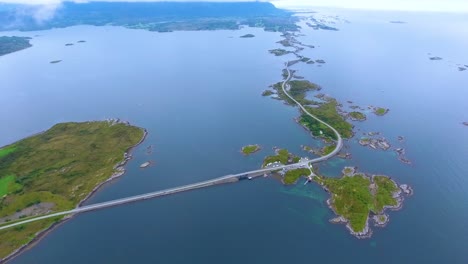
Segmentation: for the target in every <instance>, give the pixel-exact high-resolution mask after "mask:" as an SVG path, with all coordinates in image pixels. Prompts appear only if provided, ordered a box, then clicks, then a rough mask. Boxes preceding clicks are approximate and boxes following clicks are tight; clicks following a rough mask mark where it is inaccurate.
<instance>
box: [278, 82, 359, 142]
mask: <svg viewBox="0 0 468 264" xmlns="http://www.w3.org/2000/svg"><path fill="white" fill-rule="evenodd" d="M283 74H284V73H283ZM289 84H290V89H289V91H288V93H289V94H290V95H291V96H292V97H293V98H294V99H295V100H296V101H298V102H299V103H300V104H301V105H303V106H304V107H305V108H306V109H307V111H308V112H309V113H311V114H312V115H314V116H316V117H318V118H319V119H320V120H323V121H324V122H326V123H327V124H330V125H331V126H332V127H334V128H335V129H336V130H337V131H338V133H340V135H341V136H342V137H343V138H351V137H352V136H353V126H352V125H351V124H350V123H348V122H347V121H346V120H345V119H344V118H343V117H342V116H341V115H340V114H339V113H338V111H337V104H338V103H337V102H336V100H335V99H333V98H327V99H326V102H325V103H318V102H316V101H311V100H309V99H306V98H305V96H306V92H308V91H319V90H320V89H321V87H320V86H318V85H317V84H314V83H311V82H309V81H307V80H293V81H290V82H289ZM273 89H275V90H276V91H277V94H278V97H279V98H280V99H282V100H283V101H285V102H286V103H287V104H289V105H295V104H296V103H295V102H294V101H293V100H291V99H290V98H289V97H288V96H287V95H286V94H285V93H284V92H283V89H282V83H281V82H279V83H276V84H274V85H273ZM322 98H323V96H322ZM324 100H325V99H324ZM311 105H314V106H318V107H311ZM299 123H300V124H301V125H303V126H304V127H306V128H307V129H309V130H310V131H311V133H312V135H314V136H316V137H323V138H324V139H333V140H336V139H337V137H336V135H335V133H334V132H333V130H331V129H330V128H329V127H327V126H326V125H324V124H322V123H320V122H319V121H317V120H315V119H314V118H313V117H311V116H309V115H307V114H305V113H303V114H302V115H301V116H300V118H299Z"/></svg>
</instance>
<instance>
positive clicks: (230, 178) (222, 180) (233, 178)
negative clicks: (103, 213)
mask: <svg viewBox="0 0 468 264" xmlns="http://www.w3.org/2000/svg"><path fill="white" fill-rule="evenodd" d="M286 70H287V71H288V77H287V78H286V79H285V80H284V81H283V83H282V89H283V92H284V93H285V94H286V95H287V96H288V97H289V98H290V99H291V100H293V101H294V102H295V103H296V104H297V105H298V106H299V107H300V108H301V110H302V111H303V112H304V113H306V114H307V115H309V116H310V117H312V118H314V119H315V120H317V121H318V122H320V123H322V124H324V125H326V126H327V127H329V128H330V129H331V130H333V132H334V133H335V134H336V137H337V139H338V140H337V141H336V147H335V149H334V150H333V151H332V152H330V153H329V154H327V155H325V156H322V157H318V158H315V159H311V160H303V161H301V162H298V163H294V164H288V165H277V166H274V167H267V168H263V169H258V170H253V171H248V172H243V173H238V174H231V175H227V176H223V177H219V178H215V179H212V180H208V181H202V182H197V183H193V184H188V185H184V186H179V187H175V188H171V189H166V190H162V191H156V192H151V193H146V194H141V195H136V196H131V197H127V198H122V199H117V200H112V201H108V202H103V203H97V204H92V205H86V206H81V207H77V208H75V209H72V210H68V211H62V212H57V213H52V214H48V215H43V216H37V217H31V218H29V219H24V220H22V221H19V222H15V223H11V224H7V225H3V226H0V230H3V229H7V228H11V227H15V226H18V225H23V224H27V223H30V222H35V221H39V220H43V219H48V218H53V217H59V216H64V215H74V214H78V213H84V212H89V211H94V210H98V209H104V208H108V207H113V206H118V205H123V204H128V203H133V202H137V201H142V200H148V199H153V198H157V197H161V196H166V195H172V194H176V193H180V192H186V191H190V190H195V189H201V188H205V187H210V186H214V185H219V184H226V183H234V182H238V181H239V180H243V179H249V178H250V179H253V178H256V177H260V176H262V175H264V174H266V173H271V172H273V171H277V170H282V169H294V168H300V167H304V166H307V167H308V166H309V165H310V164H311V163H317V162H321V161H324V160H327V159H329V158H331V157H333V156H335V155H336V154H338V152H339V151H340V150H341V148H342V147H343V140H342V138H341V135H340V134H339V133H338V131H336V129H334V128H333V127H332V126H330V125H329V124H327V123H325V122H324V121H322V120H320V119H319V118H317V117H316V116H314V115H312V114H311V113H309V112H308V111H307V110H306V109H305V108H304V106H302V105H301V104H300V103H299V102H298V101H296V100H295V99H294V98H293V97H292V96H290V95H289V93H288V91H287V89H286V87H287V88H288V89H289V84H288V82H289V81H290V80H291V78H292V76H291V71H290V70H289V68H288V67H286Z"/></svg>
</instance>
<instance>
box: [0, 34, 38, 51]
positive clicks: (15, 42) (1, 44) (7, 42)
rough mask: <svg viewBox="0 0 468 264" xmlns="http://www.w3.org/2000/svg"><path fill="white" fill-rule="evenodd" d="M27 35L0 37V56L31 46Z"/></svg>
mask: <svg viewBox="0 0 468 264" xmlns="http://www.w3.org/2000/svg"><path fill="white" fill-rule="evenodd" d="M30 40H31V38H28V37H0V56H3V55H6V54H9V53H12V52H16V51H20V50H23V49H27V48H30V47H32V45H31V43H29V41H30Z"/></svg>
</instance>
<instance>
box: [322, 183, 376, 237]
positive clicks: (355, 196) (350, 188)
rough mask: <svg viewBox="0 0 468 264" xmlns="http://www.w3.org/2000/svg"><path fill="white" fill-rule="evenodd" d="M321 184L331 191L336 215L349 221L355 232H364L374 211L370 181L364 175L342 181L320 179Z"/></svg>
mask: <svg viewBox="0 0 468 264" xmlns="http://www.w3.org/2000/svg"><path fill="white" fill-rule="evenodd" d="M316 179H317V178H316ZM319 182H321V183H323V185H324V186H325V187H327V189H328V190H329V191H330V193H331V195H332V205H333V207H334V208H335V211H336V213H337V214H339V215H342V216H343V217H345V218H346V219H348V220H349V224H350V225H351V228H352V229H353V230H354V231H356V232H359V231H362V230H364V227H365V225H366V221H367V218H368V216H369V212H370V210H372V209H373V197H372V194H371V193H370V191H369V185H370V179H369V178H368V177H365V176H363V175H355V176H353V177H343V178H340V179H336V178H323V177H320V178H319Z"/></svg>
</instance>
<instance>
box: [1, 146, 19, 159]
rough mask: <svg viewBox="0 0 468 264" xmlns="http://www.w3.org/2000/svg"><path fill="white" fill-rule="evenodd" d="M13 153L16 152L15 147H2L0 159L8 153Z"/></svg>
mask: <svg viewBox="0 0 468 264" xmlns="http://www.w3.org/2000/svg"><path fill="white" fill-rule="evenodd" d="M15 151H16V147H15V146H14V145H11V146H8V147H4V148H2V149H0V158H3V157H5V156H6V155H8V154H10V153H13V152H15Z"/></svg>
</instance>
